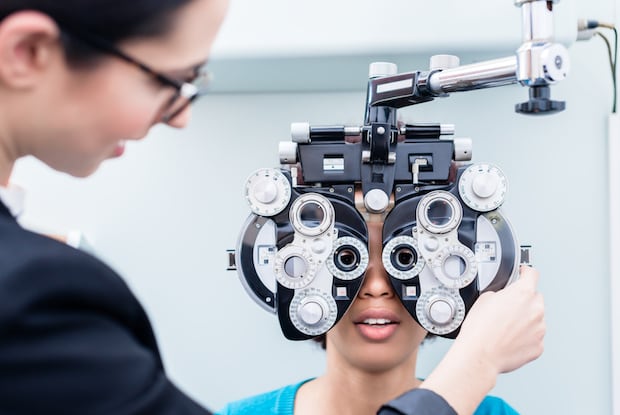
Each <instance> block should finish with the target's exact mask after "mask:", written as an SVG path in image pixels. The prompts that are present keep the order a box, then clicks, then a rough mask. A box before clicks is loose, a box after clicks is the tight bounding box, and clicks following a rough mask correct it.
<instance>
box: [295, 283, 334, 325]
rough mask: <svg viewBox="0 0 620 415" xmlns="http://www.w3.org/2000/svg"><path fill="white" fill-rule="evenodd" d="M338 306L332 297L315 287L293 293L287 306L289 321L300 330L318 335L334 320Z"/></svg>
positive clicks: (332, 323)
mask: <svg viewBox="0 0 620 415" xmlns="http://www.w3.org/2000/svg"><path fill="white" fill-rule="evenodd" d="M337 314H338V307H337V306H336V301H335V300H334V298H333V297H332V296H331V295H330V294H328V293H325V292H323V291H321V290H319V289H317V288H308V289H305V290H301V291H298V292H297V293H295V296H294V297H293V300H292V301H291V305H290V308H289V316H290V318H291V322H292V323H293V325H294V326H295V328H297V330H299V331H300V332H302V333H304V334H307V335H309V336H318V335H320V334H323V333H325V332H326V331H327V330H329V329H330V328H331V327H332V326H333V325H334V323H335V322H336V316H337Z"/></svg>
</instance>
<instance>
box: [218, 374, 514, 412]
mask: <svg viewBox="0 0 620 415" xmlns="http://www.w3.org/2000/svg"><path fill="white" fill-rule="evenodd" d="M306 382H307V380H305V381H303V382H299V383H297V384H294V385H289V386H285V387H283V388H281V389H276V390H274V391H271V392H267V393H263V394H260V395H256V396H252V397H249V398H245V399H241V400H238V401H235V402H231V403H229V404H228V405H226V406H225V407H224V408H222V410H220V411H219V412H217V414H216V415H256V414H261V415H293V410H294V408H295V395H296V394H297V390H298V389H299V387H300V386H301V385H303V384H304V383H306ZM518 414H519V413H518V412H517V411H515V410H514V409H513V408H512V407H511V406H510V405H508V404H507V403H506V402H504V400H503V399H500V398H496V397H494V396H487V397H486V398H484V400H483V401H482V403H481V404H480V406H479V407H478V409H476V412H474V415H518Z"/></svg>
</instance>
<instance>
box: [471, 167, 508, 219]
mask: <svg viewBox="0 0 620 415" xmlns="http://www.w3.org/2000/svg"><path fill="white" fill-rule="evenodd" d="M507 191H508V180H507V179H506V176H505V175H504V173H503V172H502V171H501V170H500V169H499V168H498V167H497V166H494V165H492V164H483V163H480V164H473V165H471V166H469V167H468V168H467V169H466V170H465V171H464V172H463V174H462V175H461V178H460V180H459V194H460V195H461V198H462V199H463V202H465V204H466V205H467V206H469V207H470V208H472V209H474V210H476V211H478V212H489V211H491V210H493V209H497V208H498V207H500V206H501V205H502V203H504V199H505V197H506V192H507Z"/></svg>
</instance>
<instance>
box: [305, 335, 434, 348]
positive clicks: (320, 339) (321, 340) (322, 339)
mask: <svg viewBox="0 0 620 415" xmlns="http://www.w3.org/2000/svg"><path fill="white" fill-rule="evenodd" d="M436 337H437V335H435V334H432V333H427V334H426V337H424V340H422V343H424V342H426V341H428V340H432V339H434V338H436ZM311 340H312V341H314V342H317V343H318V344H319V345H320V346H321V349H323V350H327V335H325V334H321V335H320V336H316V337H313V338H312V339H311Z"/></svg>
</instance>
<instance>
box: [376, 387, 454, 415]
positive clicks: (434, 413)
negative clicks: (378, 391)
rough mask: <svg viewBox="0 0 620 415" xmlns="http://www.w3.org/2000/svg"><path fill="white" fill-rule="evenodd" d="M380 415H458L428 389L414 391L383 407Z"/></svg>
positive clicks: (443, 400)
mask: <svg viewBox="0 0 620 415" xmlns="http://www.w3.org/2000/svg"><path fill="white" fill-rule="evenodd" d="M378 414H379V415H457V414H456V412H455V411H454V409H453V408H452V407H451V406H450V405H449V404H448V402H446V400H445V399H443V398H442V397H441V396H439V395H438V394H436V393H435V392H433V391H430V390H428V389H413V390H411V391H409V392H407V393H405V394H404V395H401V396H399V397H398V398H396V399H394V400H393V401H390V402H388V403H387V404H385V405H383V406H382V407H381V409H379V412H378Z"/></svg>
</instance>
